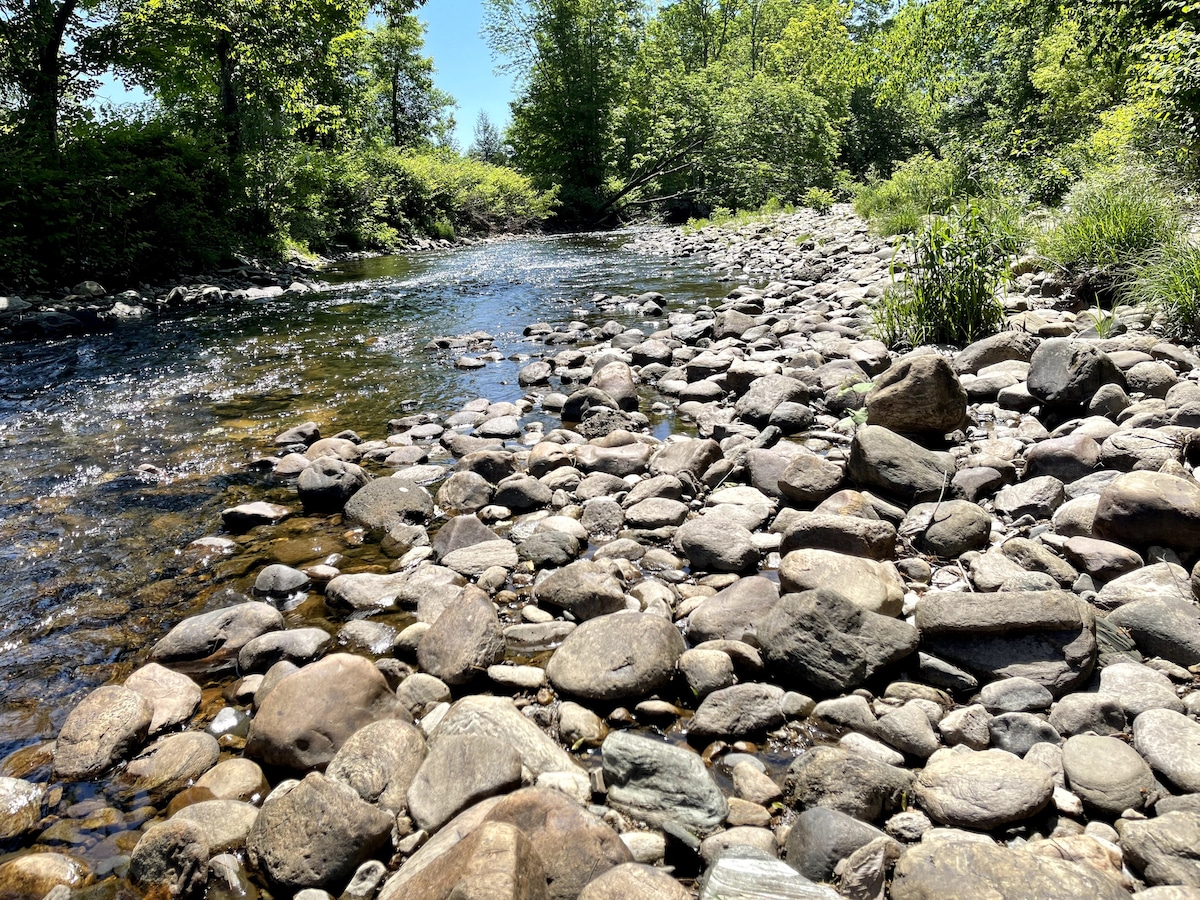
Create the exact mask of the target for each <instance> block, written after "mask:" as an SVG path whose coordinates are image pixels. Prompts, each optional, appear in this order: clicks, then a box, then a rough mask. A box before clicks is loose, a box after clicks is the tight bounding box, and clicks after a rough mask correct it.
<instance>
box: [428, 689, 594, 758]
mask: <svg viewBox="0 0 1200 900" xmlns="http://www.w3.org/2000/svg"><path fill="white" fill-rule="evenodd" d="M434 734H435V735H446V734H474V735H483V736H486V737H491V738H495V739H497V740H502V741H505V742H506V743H508V744H509V745H510V746H512V747H513V749H515V750H516V751H517V753H518V754H519V755H520V757H521V765H522V766H524V767H525V768H526V769H527V770H528V771H529V772H530V773H531V774H532V775H533V777H535V778H536V777H537V776H538V775H541V774H543V773H545V772H568V773H571V774H577V773H579V772H580V771H581V769H580V768H579V763H577V762H576V761H575V759H574V758H573V757H572V756H571V755H570V754H569V753H567V752H566V751H565V750H563V749H562V748H561V747H560V746H559V745H558V744H557V743H556V742H555V741H554V739H553V738H551V737H549V736H548V735H547V734H546V733H545V732H544V731H542V730H541V729H540V728H538V727H537V725H535V724H534V723H533V721H532V720H530V719H529V718H527V717H525V716H523V715H521V711H520V710H519V709H517V707H516V704H514V703H513V701H512V700H510V699H509V698H508V697H489V696H485V695H475V696H470V697H463V699H461V700H459V701H458V702H457V703H455V704H454V705H453V706H451V707H450V711H449V712H447V713H446V715H445V716H444V717H443V718H442V721H441V723H440V724H439V725H438V727H437V729H436V730H435V732H434Z"/></svg>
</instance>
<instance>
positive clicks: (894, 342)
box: [875, 203, 1010, 347]
mask: <svg viewBox="0 0 1200 900" xmlns="http://www.w3.org/2000/svg"><path fill="white" fill-rule="evenodd" d="M1009 252H1010V251H1008V250H1007V249H1006V247H1005V242H1004V240H999V241H998V240H997V238H996V235H995V233H994V232H993V228H992V219H991V218H990V217H989V216H988V214H987V211H986V210H985V209H984V208H983V207H981V206H980V205H979V204H976V203H966V204H964V205H963V206H961V207H956V208H952V209H951V210H950V212H949V213H948V214H947V215H945V216H938V217H935V218H933V219H931V220H929V221H928V222H927V223H926V225H925V227H924V228H922V229H921V230H920V231H918V232H917V233H916V234H913V235H906V236H903V237H901V238H900V239H899V241H898V242H897V253H896V256H895V259H894V261H893V264H892V285H891V287H889V288H888V290H887V292H886V293H885V294H884V296H883V298H882V299H881V300H880V302H879V304H878V305H877V306H876V308H875V326H876V331H877V333H878V335H879V338H880V340H882V341H883V342H884V343H886V344H888V345H889V346H910V347H918V346H921V345H923V344H959V345H962V344H969V343H970V342H971V341H974V340H978V339H979V338H981V337H984V336H985V335H988V334H992V333H993V332H995V331H997V330H998V329H999V327H1000V325H1001V324H1002V323H1003V322H1004V309H1003V307H1002V306H1001V304H1000V300H999V298H998V297H997V295H996V292H997V289H998V288H999V287H1000V285H1001V284H1002V283H1003V281H1004V279H1005V277H1006V274H1007V269H1008V256H1009ZM901 266H904V267H905V268H904V277H903V279H900V278H898V277H897V275H898V273H899V271H900V269H901Z"/></svg>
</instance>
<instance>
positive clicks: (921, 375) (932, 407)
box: [866, 355, 967, 439]
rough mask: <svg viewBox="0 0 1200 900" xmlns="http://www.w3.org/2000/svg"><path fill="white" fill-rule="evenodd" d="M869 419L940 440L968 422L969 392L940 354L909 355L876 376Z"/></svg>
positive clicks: (895, 428)
mask: <svg viewBox="0 0 1200 900" xmlns="http://www.w3.org/2000/svg"><path fill="white" fill-rule="evenodd" d="M866 407H867V422H868V424H871V425H882V426H883V427H884V428H888V429H890V430H892V431H896V432H900V433H902V434H911V435H921V436H925V437H927V438H935V439H940V438H942V437H944V436H945V435H946V434H949V433H950V432H951V431H957V430H958V429H960V428H962V427H963V425H965V424H966V421H967V392H966V391H965V390H964V389H963V386H962V384H960V383H959V380H958V376H957V375H956V374H955V373H954V369H953V368H952V367H951V366H950V363H948V362H947V361H946V360H945V359H944V358H942V357H940V356H924V355H922V356H909V357H906V358H905V359H901V360H898V361H897V362H896V363H894V364H893V365H892V366H891V368H889V369H888V370H887V371H886V372H883V373H882V374H881V375H879V377H878V378H876V379H875V386H874V387H873V388H871V390H870V391H869V392H868V393H867V399H866Z"/></svg>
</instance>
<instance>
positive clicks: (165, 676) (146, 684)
mask: <svg viewBox="0 0 1200 900" xmlns="http://www.w3.org/2000/svg"><path fill="white" fill-rule="evenodd" d="M125 687H127V688H129V689H130V690H134V691H137V692H138V693H139V694H141V695H142V696H143V697H145V698H146V699H147V700H149V701H150V704H151V705H152V706H153V707H154V716H153V718H152V719H151V720H150V733H151V734H157V733H158V732H160V731H162V730H163V729H165V728H170V727H171V726H173V725H180V724H182V723H184V722H186V721H187V720H188V719H190V718H191V717H192V714H193V713H195V712H196V710H197V709H198V708H199V706H200V685H198V684H196V682H195V681H193V680H192V679H191V678H189V677H188V676H187V675H184V674H183V673H182V672H176V671H173V670H172V669H168V668H166V667H165V666H160V665H159V664H158V663H147V664H146V665H144V666H142V667H141V668H140V669H138V670H137V671H136V672H134V673H133V674H132V675H130V676H129V677H128V678H126V679H125Z"/></svg>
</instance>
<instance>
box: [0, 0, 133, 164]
mask: <svg viewBox="0 0 1200 900" xmlns="http://www.w3.org/2000/svg"><path fill="white" fill-rule="evenodd" d="M104 12H105V8H104V7H103V6H102V2H101V0H0V104H2V105H3V107H6V116H5V118H7V119H9V121H10V122H11V125H12V127H15V128H16V129H17V130H18V131H19V132H20V133H21V135H22V137H24V138H25V139H26V140H27V141H28V142H29V143H30V144H31V145H32V146H33V147H35V148H40V150H41V151H44V152H47V153H50V154H55V153H57V152H58V147H59V143H60V140H59V121H60V118H61V116H62V113H63V108H64V104H67V103H70V104H72V105H73V106H75V107H76V108H78V104H79V103H80V102H81V101H82V100H85V99H86V98H87V97H89V96H90V95H91V91H92V88H93V86H94V84H93V82H92V79H94V77H95V76H97V75H99V74H100V73H101V72H103V71H104V69H105V68H106V66H107V64H108V42H109V39H110V37H111V34H110V31H111V29H109V28H106V27H104V25H103V20H102V15H103V14H104ZM107 12H108V13H109V14H111V6H110V7H109V8H108V10H107Z"/></svg>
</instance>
